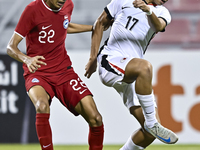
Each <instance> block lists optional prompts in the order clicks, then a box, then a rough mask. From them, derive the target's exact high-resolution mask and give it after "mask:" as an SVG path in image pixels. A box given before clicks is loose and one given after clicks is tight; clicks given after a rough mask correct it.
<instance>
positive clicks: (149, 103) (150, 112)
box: [137, 92, 158, 128]
mask: <svg viewBox="0 0 200 150" xmlns="http://www.w3.org/2000/svg"><path fill="white" fill-rule="evenodd" d="M137 96H138V99H139V101H140V104H141V107H142V109H143V114H144V117H145V123H146V125H147V127H149V128H151V127H153V126H154V124H155V123H156V122H158V121H157V119H156V116H155V114H156V111H155V104H154V100H155V98H154V95H153V92H152V93H151V94H150V95H140V94H137Z"/></svg>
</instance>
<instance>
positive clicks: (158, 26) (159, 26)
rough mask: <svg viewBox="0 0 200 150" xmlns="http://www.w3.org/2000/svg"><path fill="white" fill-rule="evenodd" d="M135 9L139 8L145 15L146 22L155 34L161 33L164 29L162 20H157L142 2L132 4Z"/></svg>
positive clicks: (164, 24)
mask: <svg viewBox="0 0 200 150" xmlns="http://www.w3.org/2000/svg"><path fill="white" fill-rule="evenodd" d="M133 6H134V7H135V8H140V9H141V10H142V11H144V12H146V13H147V17H148V22H149V25H150V26H151V28H152V29H153V30H154V31H155V32H156V33H157V32H160V31H163V30H164V29H165V27H166V25H167V24H166V22H165V20H164V19H163V18H158V17H157V16H156V15H155V14H154V13H153V12H152V10H151V9H150V7H149V6H148V5H147V4H146V3H145V2H144V1H143V0H135V1H134V2H133Z"/></svg>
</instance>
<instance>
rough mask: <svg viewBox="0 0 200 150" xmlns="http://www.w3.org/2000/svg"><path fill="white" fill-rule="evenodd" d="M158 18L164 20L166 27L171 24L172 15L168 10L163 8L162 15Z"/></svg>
mask: <svg viewBox="0 0 200 150" xmlns="http://www.w3.org/2000/svg"><path fill="white" fill-rule="evenodd" d="M158 17H159V18H163V20H164V21H165V22H166V25H168V24H170V22H171V15H170V13H169V11H168V9H167V8H165V7H162V10H161V11H160V14H159V16H158Z"/></svg>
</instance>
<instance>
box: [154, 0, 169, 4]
mask: <svg viewBox="0 0 200 150" xmlns="http://www.w3.org/2000/svg"><path fill="white" fill-rule="evenodd" d="M167 1H168V0H153V2H154V3H155V4H157V5H163V4H164V3H166V2H167Z"/></svg>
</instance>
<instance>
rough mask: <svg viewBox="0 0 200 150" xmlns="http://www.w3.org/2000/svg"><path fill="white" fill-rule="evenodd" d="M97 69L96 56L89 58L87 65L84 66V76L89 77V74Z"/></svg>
mask: <svg viewBox="0 0 200 150" xmlns="http://www.w3.org/2000/svg"><path fill="white" fill-rule="evenodd" d="M96 69H97V58H95V59H92V58H90V59H89V61H88V63H87V65H86V66H85V74H84V75H85V77H87V78H90V77H91V75H92V74H93V73H94V72H95V71H96Z"/></svg>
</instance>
